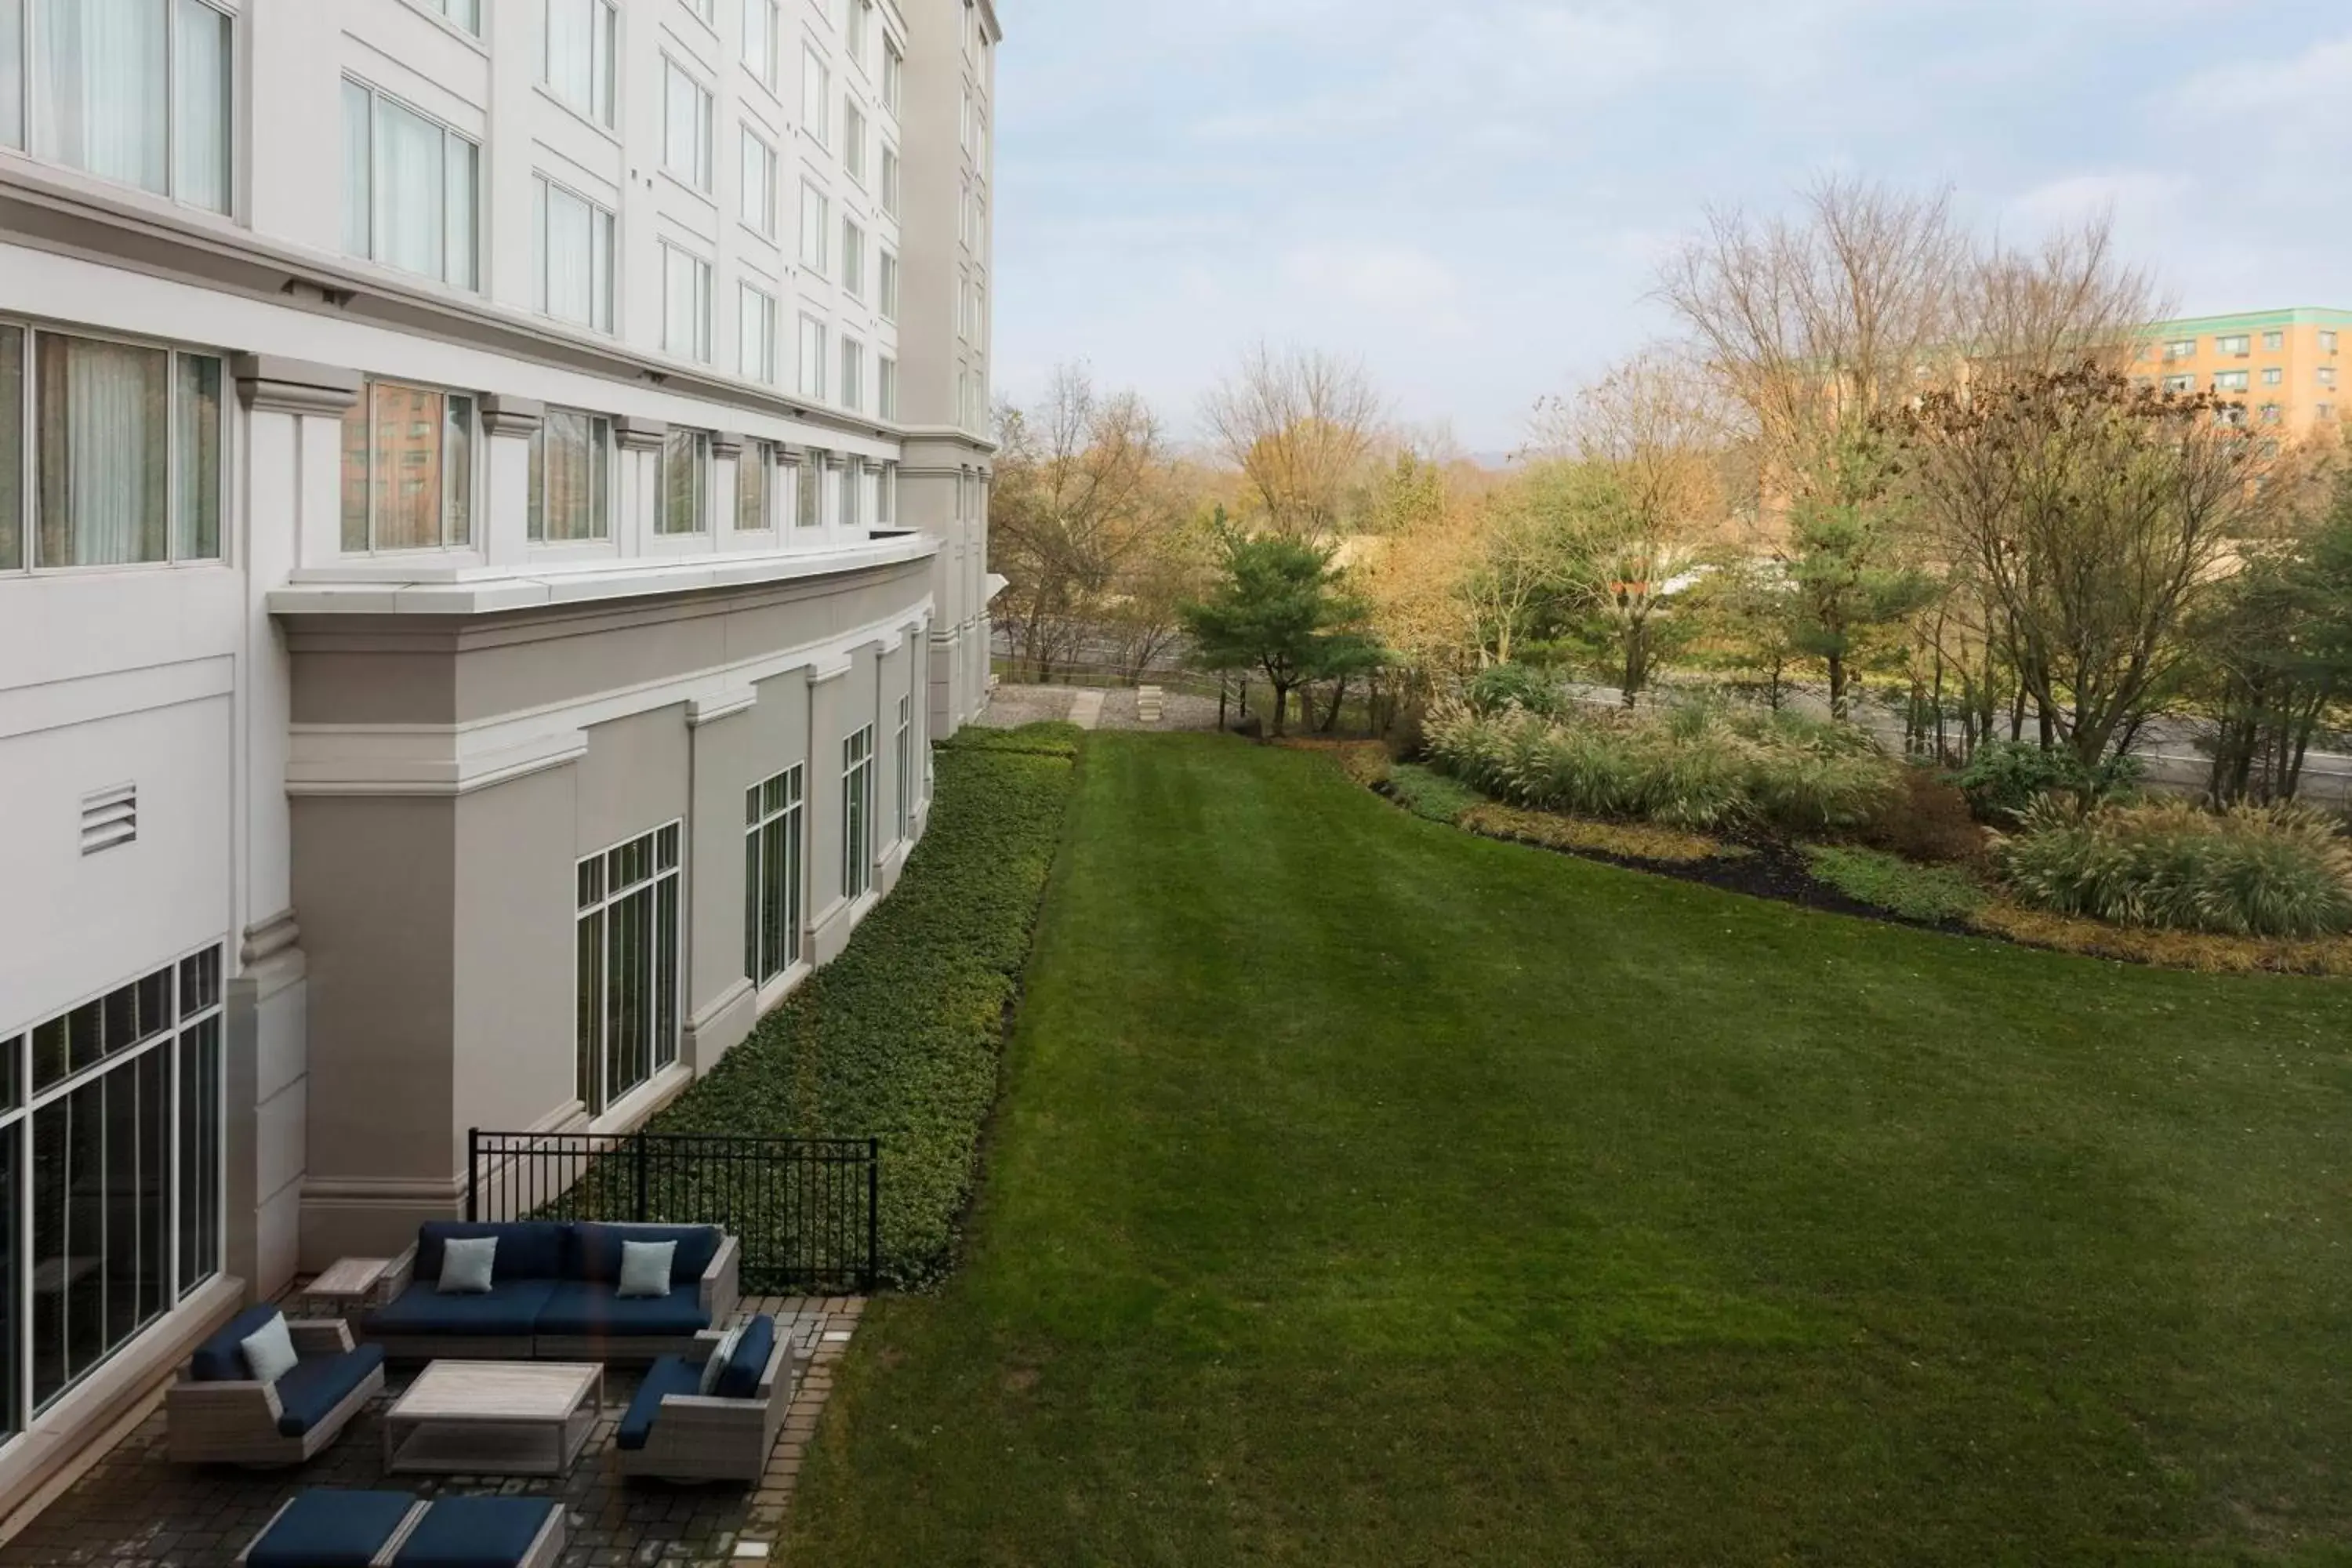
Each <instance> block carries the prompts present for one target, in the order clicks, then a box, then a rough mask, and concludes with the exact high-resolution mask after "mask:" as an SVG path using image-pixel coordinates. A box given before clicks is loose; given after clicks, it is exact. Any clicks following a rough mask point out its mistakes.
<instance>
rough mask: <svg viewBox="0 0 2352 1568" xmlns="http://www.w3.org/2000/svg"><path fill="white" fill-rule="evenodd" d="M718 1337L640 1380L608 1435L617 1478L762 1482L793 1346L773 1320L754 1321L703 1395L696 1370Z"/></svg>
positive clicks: (789, 1393) (786, 1397) (668, 1359)
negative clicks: (617, 1465)
mask: <svg viewBox="0 0 2352 1568" xmlns="http://www.w3.org/2000/svg"><path fill="white" fill-rule="evenodd" d="M723 1337H724V1336H723V1335H720V1334H717V1333H710V1334H705V1335H704V1336H702V1339H703V1342H702V1344H701V1345H700V1346H699V1347H698V1353H697V1354H693V1355H684V1356H675V1355H671V1356H664V1357H662V1358H661V1360H659V1361H657V1362H656V1363H654V1364H653V1366H652V1368H651V1370H649V1371H648V1372H647V1373H646V1380H645V1382H644V1383H643V1384H639V1385H638V1388H637V1396H636V1398H635V1399H634V1400H632V1401H631V1402H630V1404H629V1409H628V1413H627V1414H626V1415H624V1416H622V1417H621V1424H620V1426H619V1427H618V1429H617V1430H616V1431H615V1432H614V1447H617V1448H618V1449H619V1450H620V1457H621V1473H622V1474H623V1475H625V1476H629V1477H632V1478H638V1479H657V1480H666V1481H687V1482H694V1481H741V1482H743V1483H744V1484H746V1485H752V1484H756V1483H757V1482H758V1481H759V1480H760V1479H761V1477H763V1476H764V1475H766V1473H767V1469H768V1455H769V1453H770V1451H771V1450H772V1449H773V1448H774V1447H775V1446H776V1437H777V1435H778V1434H779V1433H781V1432H782V1430H783V1425H784V1412H785V1411H786V1409H788V1408H789V1407H790V1406H791V1405H792V1399H793V1384H794V1381H795V1380H794V1377H793V1346H792V1345H791V1343H790V1342H787V1341H785V1340H783V1339H782V1338H781V1337H780V1336H779V1335H778V1334H777V1332H776V1321H775V1320H774V1319H773V1318H771V1317H769V1316H767V1315H766V1314H765V1313H762V1314H761V1315H760V1316H759V1317H756V1318H753V1319H752V1320H751V1321H750V1322H749V1323H747V1324H745V1325H744V1328H743V1332H742V1335H741V1337H740V1339H738V1340H737V1341H736V1342H735V1347H734V1352H733V1353H732V1354H731V1355H730V1356H729V1357H728V1360H727V1364H726V1366H724V1367H723V1368H721V1369H720V1371H719V1379H718V1383H717V1384H716V1386H714V1387H713V1388H712V1389H711V1391H710V1392H709V1394H704V1393H703V1392H702V1373H703V1369H704V1368H705V1367H706V1366H707V1365H708V1364H709V1357H710V1356H711V1355H712V1354H714V1353H716V1351H717V1348H718V1342H719V1340H721V1339H722V1338H723Z"/></svg>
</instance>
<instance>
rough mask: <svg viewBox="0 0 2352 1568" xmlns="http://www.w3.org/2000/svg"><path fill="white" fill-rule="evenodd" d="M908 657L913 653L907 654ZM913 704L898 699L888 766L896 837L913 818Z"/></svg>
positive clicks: (906, 827) (902, 835)
mask: <svg viewBox="0 0 2352 1568" xmlns="http://www.w3.org/2000/svg"><path fill="white" fill-rule="evenodd" d="M912 657H913V655H912V654H909V655H908V658H912ZM914 708H915V705H914V703H913V702H911V701H909V700H908V699H906V698H904V697H901V698H900V699H898V738H897V740H896V741H895V742H893V750H892V752H891V757H890V767H891V772H892V774H893V777H894V779H895V782H896V783H897V784H898V837H899V838H900V839H902V840H903V839H904V838H905V837H907V831H908V827H909V826H912V824H913V822H914V819H915V788H914V779H915V775H914V772H913V769H914V763H915V714H914Z"/></svg>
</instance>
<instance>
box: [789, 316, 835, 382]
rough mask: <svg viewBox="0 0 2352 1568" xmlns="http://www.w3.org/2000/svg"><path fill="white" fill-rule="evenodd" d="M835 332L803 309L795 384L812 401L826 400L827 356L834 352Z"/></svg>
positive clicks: (794, 377)
mask: <svg viewBox="0 0 2352 1568" xmlns="http://www.w3.org/2000/svg"><path fill="white" fill-rule="evenodd" d="M832 343H833V334H832V332H831V331H830V330H829V329H828V328H827V327H826V325H825V323H824V321H821V320H819V319H818V318H817V317H814V316H812V315H809V314H808V313H807V312H805V311H803V312H802V315H801V326H800V334H799V360H798V363H797V364H796V366H795V374H794V376H793V386H794V387H795V388H796V389H797V390H798V391H799V393H800V395H801V396H803V397H804V398H806V399H808V400H809V401H810V402H812V403H823V402H824V389H825V385H826V381H827V377H826V374H825V369H826V367H825V356H826V354H828V353H831V352H832Z"/></svg>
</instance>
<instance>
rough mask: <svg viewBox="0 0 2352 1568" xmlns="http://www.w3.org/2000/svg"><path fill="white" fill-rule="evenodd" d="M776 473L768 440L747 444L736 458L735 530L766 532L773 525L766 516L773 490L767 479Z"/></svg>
mask: <svg viewBox="0 0 2352 1568" xmlns="http://www.w3.org/2000/svg"><path fill="white" fill-rule="evenodd" d="M775 471H776V448H775V447H774V445H773V444H772V443H770V442H767V441H746V442H744V443H743V450H742V453H741V455H740V456H739V457H737V458H736V459H735V531H736V532H738V533H765V532H767V531H768V530H770V529H772V528H773V527H774V526H775V521H774V520H773V519H772V518H771V517H770V516H769V515H768V507H769V504H770V496H771V494H772V491H773V489H774V485H773V482H772V479H771V477H770V476H772V474H774V472H775Z"/></svg>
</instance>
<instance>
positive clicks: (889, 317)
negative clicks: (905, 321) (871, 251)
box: [874, 247, 898, 321]
mask: <svg viewBox="0 0 2352 1568" xmlns="http://www.w3.org/2000/svg"><path fill="white" fill-rule="evenodd" d="M874 309H875V310H877V312H879V313H880V315H881V317H882V319H883V320H884V321H897V320H898V253H897V252H896V251H893V250H891V249H889V248H888V247H884V248H883V251H882V259H881V263H880V265H879V267H878V268H877V272H876V277H875V288H874Z"/></svg>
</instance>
